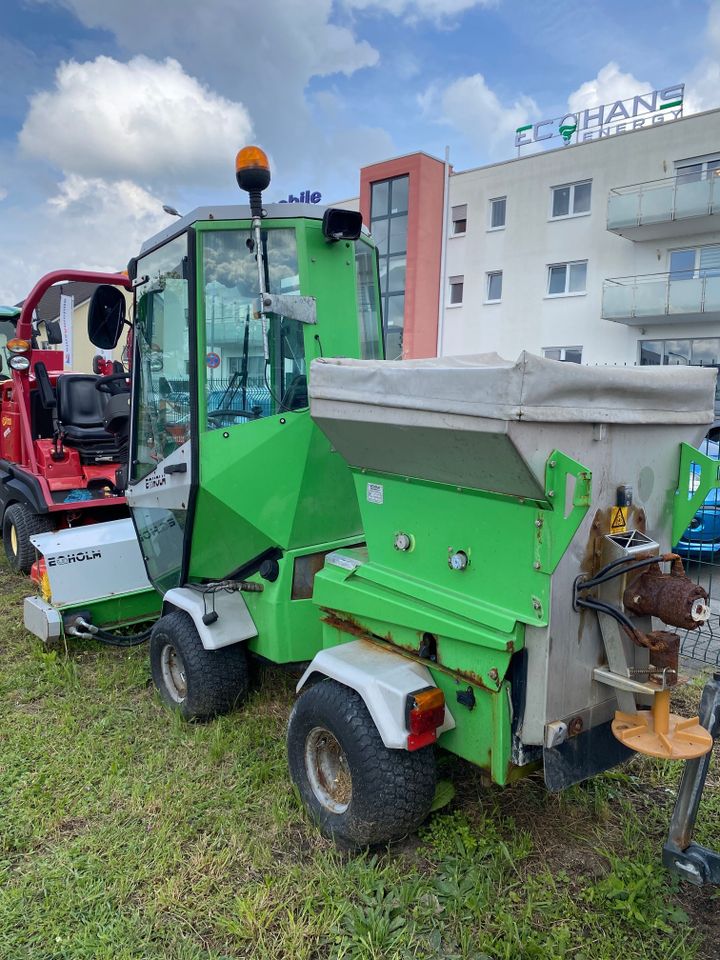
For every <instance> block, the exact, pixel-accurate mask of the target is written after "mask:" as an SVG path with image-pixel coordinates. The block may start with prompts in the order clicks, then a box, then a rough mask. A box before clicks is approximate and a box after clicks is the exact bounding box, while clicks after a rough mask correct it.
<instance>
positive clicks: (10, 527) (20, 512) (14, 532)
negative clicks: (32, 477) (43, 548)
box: [2, 503, 53, 573]
mask: <svg viewBox="0 0 720 960" xmlns="http://www.w3.org/2000/svg"><path fill="white" fill-rule="evenodd" d="M52 529H53V525H52V523H51V521H50V518H49V517H46V516H43V515H41V514H37V513H35V511H34V510H31V509H30V508H29V507H26V506H25V504H23V503H13V504H11V505H10V506H9V507H8V508H7V510H6V511H5V514H4V516H3V525H2V533H3V546H4V547H5V556H6V557H7V559H8V563H9V564H10V566H11V567H12V569H13V570H14V571H15V573H30V567H31V566H32V565H33V563H34V562H35V547H34V546H33V545H32V544H31V543H30V537H32V536H34V535H35V534H36V533H49V532H50V531H51V530H52Z"/></svg>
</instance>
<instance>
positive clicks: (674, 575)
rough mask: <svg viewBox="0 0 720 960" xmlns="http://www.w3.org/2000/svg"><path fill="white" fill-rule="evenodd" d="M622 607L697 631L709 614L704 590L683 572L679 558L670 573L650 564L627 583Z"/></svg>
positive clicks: (631, 611) (674, 562) (672, 624)
mask: <svg viewBox="0 0 720 960" xmlns="http://www.w3.org/2000/svg"><path fill="white" fill-rule="evenodd" d="M623 606H624V607H625V610H626V611H628V612H629V613H634V614H635V615H636V616H639V617H657V618H658V619H659V620H662V621H663V623H667V624H670V626H673V627H682V628H683V629H685V630H696V629H697V628H698V627H700V626H702V624H703V623H705V621H706V620H707V618H708V616H709V614H710V608H709V606H708V595H707V591H706V590H705V589H704V588H703V587H701V586H700V584H698V583H693V581H692V580H690V579H689V577H687V576H686V575H685V570H684V569H683V565H682V561H681V560H674V561H673V564H672V569H671V572H670V573H662V572H661V571H660V569H659V568H658V567H651V568H650V569H648V570H647V571H646V572H645V573H643V574H642V575H641V576H639V577H637V578H636V579H635V580H633V581H632V583H630V584H629V586H628V587H627V589H626V590H625V594H624V596H623Z"/></svg>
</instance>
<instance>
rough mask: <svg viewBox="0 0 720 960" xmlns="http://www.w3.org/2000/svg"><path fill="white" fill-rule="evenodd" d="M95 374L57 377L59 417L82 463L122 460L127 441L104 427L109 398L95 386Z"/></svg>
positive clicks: (67, 438) (68, 443) (64, 434)
mask: <svg viewBox="0 0 720 960" xmlns="http://www.w3.org/2000/svg"><path fill="white" fill-rule="evenodd" d="M99 380H100V377H97V376H95V375H94V374H84V373H63V374H61V375H60V376H59V377H58V378H57V384H56V394H57V419H58V425H59V427H60V431H61V433H62V437H63V442H64V443H65V444H66V445H67V446H68V447H75V448H76V449H77V450H78V451H79V452H80V458H81V460H82V461H83V462H85V463H87V462H90V463H94V462H97V461H98V460H102V461H107V460H108V457H112V458H113V460H117V461H121V460H123V459H124V458H125V456H126V455H127V444H126V443H123V442H122V441H121V440H120V439H119V438H118V437H116V436H113V434H111V433H109V432H108V431H107V430H106V429H105V427H104V425H103V424H104V420H105V408H106V406H107V403H108V400H109V399H110V397H109V395H108V394H107V393H101V392H100V391H99V390H98V389H97V388H96V386H95V384H96V383H97V382H98V381H99Z"/></svg>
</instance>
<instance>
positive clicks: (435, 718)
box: [405, 687, 445, 750]
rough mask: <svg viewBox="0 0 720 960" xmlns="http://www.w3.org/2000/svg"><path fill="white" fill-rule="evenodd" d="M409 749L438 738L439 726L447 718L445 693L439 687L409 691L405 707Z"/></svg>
mask: <svg viewBox="0 0 720 960" xmlns="http://www.w3.org/2000/svg"><path fill="white" fill-rule="evenodd" d="M405 716H406V725H407V728H408V731H409V733H408V739H407V745H408V750H419V749H420V748H421V747H427V746H428V745H429V744H431V743H435V741H436V740H437V728H438V727H441V726H442V725H443V722H444V720H445V694H444V693H443V692H442V690H440V689H439V688H438V687H425V688H423V689H422V690H416V691H415V693H409V694H408V698H407V703H406V708H405Z"/></svg>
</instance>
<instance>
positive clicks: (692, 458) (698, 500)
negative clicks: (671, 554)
mask: <svg viewBox="0 0 720 960" xmlns="http://www.w3.org/2000/svg"><path fill="white" fill-rule="evenodd" d="M693 464H695V468H696V469H695V470H693V469H692V466H693ZM693 487H694V488H695V489H693ZM716 488H720V463H718V461H717V460H713V458H712V457H708V456H707V455H706V454H704V453H701V452H700V451H699V450H696V448H695V447H691V446H690V445H689V444H688V443H681V444H680V470H679V476H678V485H677V490H676V491H675V499H674V500H673V522H672V543H673V545H674V544H676V543H677V542H678V540H679V539H680V537H682V535H683V533H684V532H685V530H686V529H687V526H688V524H689V523H690V521H691V520H692V518H693V517H694V515H695V514H696V513H697V511H698V510H699V509H700V507H701V506H702V505H703V503H704V501H705V498H706V497H707V495H708V494H709V493H710V491H711V490H715V489H716Z"/></svg>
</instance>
